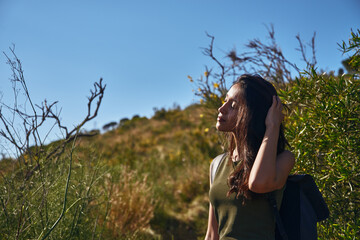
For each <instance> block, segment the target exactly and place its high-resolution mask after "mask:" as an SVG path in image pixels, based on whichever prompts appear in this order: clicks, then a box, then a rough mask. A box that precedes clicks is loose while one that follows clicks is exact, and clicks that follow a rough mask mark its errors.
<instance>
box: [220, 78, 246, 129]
mask: <svg viewBox="0 0 360 240" xmlns="http://www.w3.org/2000/svg"><path fill="white" fill-rule="evenodd" d="M239 92H240V90H239V85H238V84H235V85H233V86H232V87H231V88H230V90H229V91H228V93H227V94H226V98H225V102H224V104H223V105H222V106H221V107H220V108H219V109H218V111H219V114H218V118H217V122H216V129H217V130H219V131H221V132H232V131H234V130H235V126H236V120H237V116H238V111H239V102H238V99H239V97H238V95H239Z"/></svg>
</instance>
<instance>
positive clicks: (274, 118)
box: [265, 96, 284, 128]
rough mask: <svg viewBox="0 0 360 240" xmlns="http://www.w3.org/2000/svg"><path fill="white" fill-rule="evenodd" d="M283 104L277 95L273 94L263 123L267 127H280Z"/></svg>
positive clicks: (282, 117) (282, 116)
mask: <svg viewBox="0 0 360 240" xmlns="http://www.w3.org/2000/svg"><path fill="white" fill-rule="evenodd" d="M282 109H283V104H282V102H281V100H280V98H279V97H278V96H273V100H272V104H271V107H270V108H269V111H268V113H267V115H266V119H265V125H266V128H269V127H280V124H281V122H282V121H283V119H284V114H283V113H282Z"/></svg>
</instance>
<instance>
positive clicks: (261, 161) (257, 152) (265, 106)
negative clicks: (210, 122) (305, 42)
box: [205, 75, 295, 240]
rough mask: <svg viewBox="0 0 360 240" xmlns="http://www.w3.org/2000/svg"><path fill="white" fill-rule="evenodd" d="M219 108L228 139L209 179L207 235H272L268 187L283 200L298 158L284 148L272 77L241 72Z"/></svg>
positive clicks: (220, 127) (248, 238) (220, 123)
mask: <svg viewBox="0 0 360 240" xmlns="http://www.w3.org/2000/svg"><path fill="white" fill-rule="evenodd" d="M218 111H219V114H218V118H217V123H216V128H217V129H218V130H219V131H221V132H225V133H227V134H228V137H229V143H228V152H227V154H224V156H223V157H222V160H221V162H220V164H219V166H218V168H217V171H216V174H215V178H214V181H213V183H212V184H210V194H209V196H210V203H211V204H210V208H209V220H208V230H207V233H206V237H205V238H206V239H209V240H210V239H246V240H251V239H261V240H264V239H272V240H273V239H274V238H275V220H274V216H273V212H272V209H271V207H270V204H269V202H268V199H267V198H266V195H265V194H264V193H268V192H273V191H274V192H275V196H276V199H277V201H278V202H279V203H281V199H282V193H283V189H284V185H285V182H286V179H287V177H288V175H289V173H290V171H291V169H292V168H293V166H294V162H295V158H294V155H293V154H292V153H291V152H289V151H287V150H285V145H286V144H287V141H286V139H285V137H284V132H283V126H282V124H281V122H282V120H283V114H282V103H281V102H280V99H279V98H278V97H277V93H276V90H275V88H274V87H273V86H272V84H271V83H269V82H267V81H265V80H264V79H263V78H261V77H260V76H257V75H242V76H241V77H240V78H239V79H238V80H237V81H236V82H235V83H234V84H233V86H232V87H231V88H230V90H229V92H228V93H227V95H226V99H225V102H224V104H223V105H222V106H221V107H220V108H219V109H218ZM279 205H280V204H279Z"/></svg>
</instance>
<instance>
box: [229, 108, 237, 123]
mask: <svg viewBox="0 0 360 240" xmlns="http://www.w3.org/2000/svg"><path fill="white" fill-rule="evenodd" d="M236 120H237V112H234V113H232V114H231V115H230V117H229V124H231V125H232V126H234V127H235V125H236Z"/></svg>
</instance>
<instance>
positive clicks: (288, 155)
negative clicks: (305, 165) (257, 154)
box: [278, 150, 295, 161]
mask: <svg viewBox="0 0 360 240" xmlns="http://www.w3.org/2000/svg"><path fill="white" fill-rule="evenodd" d="M278 158H283V159H287V160H289V161H295V155H294V153H292V152H291V151H289V150H284V151H283V152H282V153H280V154H279V155H278Z"/></svg>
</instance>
